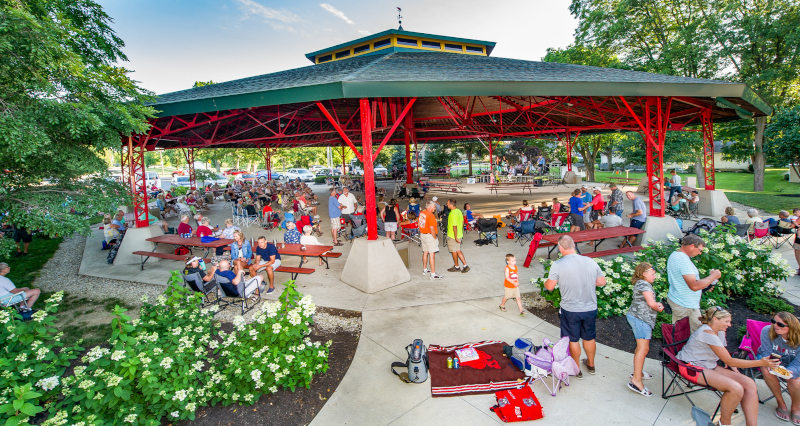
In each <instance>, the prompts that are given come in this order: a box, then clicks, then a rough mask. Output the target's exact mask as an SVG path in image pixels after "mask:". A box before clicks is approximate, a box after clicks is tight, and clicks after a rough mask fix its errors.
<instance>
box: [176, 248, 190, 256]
mask: <svg viewBox="0 0 800 426" xmlns="http://www.w3.org/2000/svg"><path fill="white" fill-rule="evenodd" d="M175 254H178V255H181V256H184V255H187V254H189V249H187V248H186V247H178V248H176V249H175Z"/></svg>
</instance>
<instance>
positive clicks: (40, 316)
mask: <svg viewBox="0 0 800 426" xmlns="http://www.w3.org/2000/svg"><path fill="white" fill-rule="evenodd" d="M31 318H32V319H33V320H34V321H36V322H42V321H44V319H45V318H47V311H45V310H41V311H36V312H34V313H33V315H31Z"/></svg>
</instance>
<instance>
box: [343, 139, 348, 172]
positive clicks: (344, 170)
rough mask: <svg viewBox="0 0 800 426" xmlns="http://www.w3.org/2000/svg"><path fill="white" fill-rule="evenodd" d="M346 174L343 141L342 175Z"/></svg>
mask: <svg viewBox="0 0 800 426" xmlns="http://www.w3.org/2000/svg"><path fill="white" fill-rule="evenodd" d="M346 174H347V166H346V165H345V164H344V143H342V176H344V175H346Z"/></svg>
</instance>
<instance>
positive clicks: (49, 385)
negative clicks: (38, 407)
mask: <svg viewBox="0 0 800 426" xmlns="http://www.w3.org/2000/svg"><path fill="white" fill-rule="evenodd" d="M36 386H38V387H40V388H41V389H42V390H44V391H50V390H53V389H55V388H56V386H58V376H52V377H47V378H44V379H40V380H39V381H38V382H36Z"/></svg>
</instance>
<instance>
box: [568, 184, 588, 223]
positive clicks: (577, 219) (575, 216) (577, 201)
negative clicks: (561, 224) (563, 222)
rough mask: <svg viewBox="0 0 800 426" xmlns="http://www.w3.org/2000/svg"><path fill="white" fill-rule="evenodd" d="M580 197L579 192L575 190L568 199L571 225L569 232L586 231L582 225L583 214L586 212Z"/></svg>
mask: <svg viewBox="0 0 800 426" xmlns="http://www.w3.org/2000/svg"><path fill="white" fill-rule="evenodd" d="M580 195H581V190H580V189H576V190H574V191H572V197H570V199H569V221H570V223H571V224H572V227H571V228H570V231H571V232H575V231H583V230H585V229H586V225H585V224H584V223H583V215H584V213H583V212H584V210H586V208H587V206H584V204H583V200H581V197H580Z"/></svg>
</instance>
